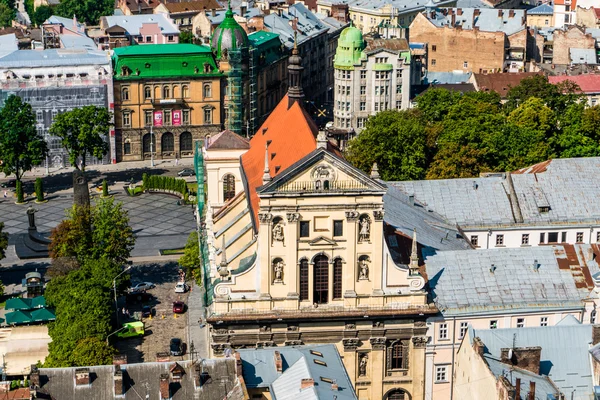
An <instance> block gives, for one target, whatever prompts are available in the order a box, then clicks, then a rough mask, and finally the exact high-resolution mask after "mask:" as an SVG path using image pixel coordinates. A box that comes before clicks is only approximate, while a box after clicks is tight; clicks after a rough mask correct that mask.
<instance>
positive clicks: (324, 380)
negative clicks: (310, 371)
mask: <svg viewBox="0 0 600 400" xmlns="http://www.w3.org/2000/svg"><path fill="white" fill-rule="evenodd" d="M315 361H316V360H315ZM320 379H321V382H325V383H333V379H331V378H325V377H324V376H321V377H320Z"/></svg>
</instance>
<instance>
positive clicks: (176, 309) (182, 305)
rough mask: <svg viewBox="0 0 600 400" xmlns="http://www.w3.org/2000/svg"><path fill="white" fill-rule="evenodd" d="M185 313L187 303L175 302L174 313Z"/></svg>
mask: <svg viewBox="0 0 600 400" xmlns="http://www.w3.org/2000/svg"><path fill="white" fill-rule="evenodd" d="M184 311H185V303H184V302H183V301H174V302H173V312H174V313H175V314H183V312H184Z"/></svg>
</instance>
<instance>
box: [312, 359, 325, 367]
mask: <svg viewBox="0 0 600 400" xmlns="http://www.w3.org/2000/svg"><path fill="white" fill-rule="evenodd" d="M313 361H314V362H315V364H317V365H322V366H324V367H326V366H327V363H326V362H325V361H321V360H313Z"/></svg>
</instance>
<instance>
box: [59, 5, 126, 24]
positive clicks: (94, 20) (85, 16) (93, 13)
mask: <svg viewBox="0 0 600 400" xmlns="http://www.w3.org/2000/svg"><path fill="white" fill-rule="evenodd" d="M114 5H115V3H114V1H113V0H61V2H60V4H59V5H58V7H57V9H56V13H57V14H58V15H60V16H61V17H65V18H73V15H75V16H76V17H77V19H78V20H79V21H80V22H85V23H86V24H87V25H98V23H99V21H100V17H102V16H105V15H112V13H113V11H114Z"/></svg>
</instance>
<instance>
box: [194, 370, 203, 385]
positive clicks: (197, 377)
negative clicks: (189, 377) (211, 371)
mask: <svg viewBox="0 0 600 400" xmlns="http://www.w3.org/2000/svg"><path fill="white" fill-rule="evenodd" d="M201 374H202V370H201V369H200V365H196V366H195V367H194V389H195V390H198V389H200V388H201V387H202V377H201Z"/></svg>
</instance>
